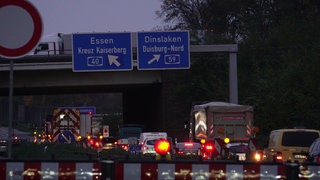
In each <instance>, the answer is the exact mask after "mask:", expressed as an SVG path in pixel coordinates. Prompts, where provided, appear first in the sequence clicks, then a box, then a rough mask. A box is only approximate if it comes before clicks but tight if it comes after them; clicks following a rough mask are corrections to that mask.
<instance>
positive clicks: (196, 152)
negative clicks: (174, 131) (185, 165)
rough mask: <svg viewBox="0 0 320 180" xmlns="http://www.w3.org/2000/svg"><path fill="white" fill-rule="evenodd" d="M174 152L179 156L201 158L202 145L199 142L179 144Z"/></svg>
mask: <svg viewBox="0 0 320 180" xmlns="http://www.w3.org/2000/svg"><path fill="white" fill-rule="evenodd" d="M174 150H175V153H176V155H177V156H191V157H197V156H201V144H200V143H197V142H178V143H176V144H175V147H174Z"/></svg>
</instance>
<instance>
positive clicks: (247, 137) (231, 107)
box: [189, 102, 256, 159]
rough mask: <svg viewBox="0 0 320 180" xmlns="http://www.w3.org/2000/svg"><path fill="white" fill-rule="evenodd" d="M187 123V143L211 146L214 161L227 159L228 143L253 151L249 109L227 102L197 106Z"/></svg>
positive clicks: (248, 107) (251, 113) (253, 143)
mask: <svg viewBox="0 0 320 180" xmlns="http://www.w3.org/2000/svg"><path fill="white" fill-rule="evenodd" d="M189 123H190V124H189V127H190V129H189V139H190V141H195V142H200V143H204V142H211V143H212V144H214V147H215V151H216V152H215V153H213V155H212V156H214V157H218V156H219V157H222V156H226V151H228V148H229V147H231V146H230V145H231V143H233V144H237V145H239V144H241V145H245V147H247V148H248V151H255V150H256V142H255V141H254V136H255V131H254V130H253V129H254V127H253V107H252V106H248V105H239V104H233V103H227V102H208V103H203V104H197V105H194V106H193V107H192V109H191V118H190V122H189ZM227 144H229V145H228V146H227ZM210 158H213V157H210ZM242 159H243V158H242Z"/></svg>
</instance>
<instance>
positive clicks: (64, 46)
mask: <svg viewBox="0 0 320 180" xmlns="http://www.w3.org/2000/svg"><path fill="white" fill-rule="evenodd" d="M71 43H72V34H63V33H57V34H50V35H46V36H43V37H42V38H41V40H40V43H39V44H38V46H37V47H36V48H35V49H34V50H33V51H32V52H30V53H29V54H28V55H34V56H37V55H43V56H44V55H46V56H49V55H62V54H68V55H70V54H72V44H71Z"/></svg>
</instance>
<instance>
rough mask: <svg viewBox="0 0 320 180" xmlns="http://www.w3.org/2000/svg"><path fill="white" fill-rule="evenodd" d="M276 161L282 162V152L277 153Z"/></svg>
mask: <svg viewBox="0 0 320 180" xmlns="http://www.w3.org/2000/svg"><path fill="white" fill-rule="evenodd" d="M275 161H276V162H282V161H283V155H282V153H281V152H279V151H277V152H276V155H275Z"/></svg>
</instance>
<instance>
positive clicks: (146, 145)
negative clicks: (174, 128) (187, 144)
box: [139, 132, 168, 155]
mask: <svg viewBox="0 0 320 180" xmlns="http://www.w3.org/2000/svg"><path fill="white" fill-rule="evenodd" d="M167 137H168V136H167V133H166V132H143V133H141V134H140V139H139V145H140V146H141V152H142V154H144V155H156V151H155V150H154V144H155V142H156V141H157V140H158V139H167Z"/></svg>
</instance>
